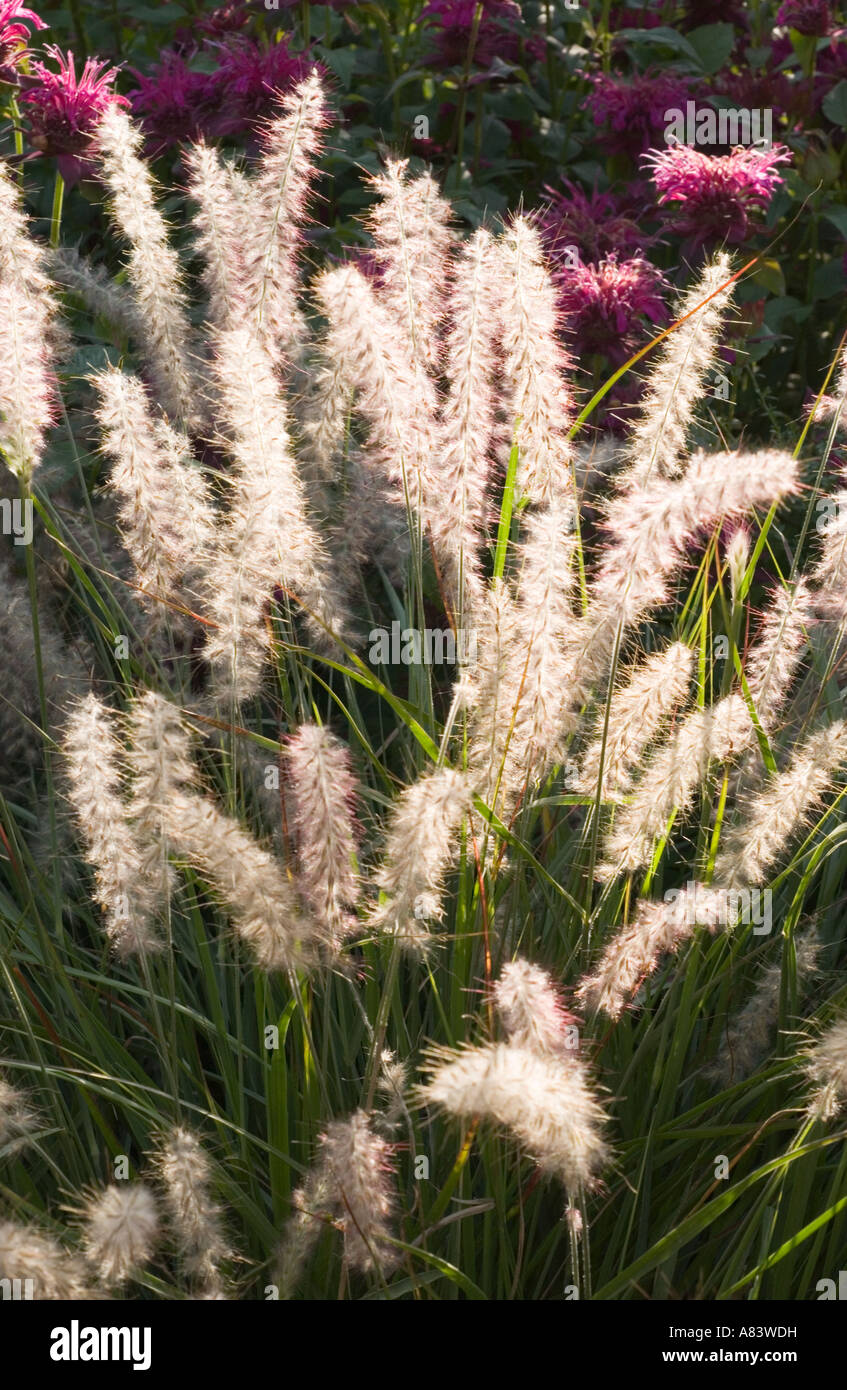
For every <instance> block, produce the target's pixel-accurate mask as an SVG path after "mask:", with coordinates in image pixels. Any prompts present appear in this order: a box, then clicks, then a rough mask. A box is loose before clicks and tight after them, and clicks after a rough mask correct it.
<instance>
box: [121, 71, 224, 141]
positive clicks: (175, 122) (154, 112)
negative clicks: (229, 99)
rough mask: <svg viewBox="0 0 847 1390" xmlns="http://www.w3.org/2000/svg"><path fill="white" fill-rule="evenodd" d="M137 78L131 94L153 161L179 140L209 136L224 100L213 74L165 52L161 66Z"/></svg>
mask: <svg viewBox="0 0 847 1390" xmlns="http://www.w3.org/2000/svg"><path fill="white" fill-rule="evenodd" d="M136 75H137V77H138V86H137V87H135V88H134V89H133V90H132V91H131V92H130V94H129V95H130V100H131V101H132V109H133V114H134V115H136V116H138V117H139V118H140V119H141V122H142V124H143V126H144V133H145V135H146V136H147V153H148V154H149V155H150V157H151V158H152V159H155V158H156V157H157V156H158V155H160V154H161V153H162V152H163V150H166V149H168V147H169V146H170V145H176V144H178V143H179V141H180V140H196V139H197V138H198V136H199V135H201V134H206V133H207V125H208V123H209V122H210V121H211V120H212V117H213V115H214V113H215V112H216V111H220V108H221V103H222V100H223V97H222V93H221V91H220V90H219V88H218V84H217V78H216V75H215V74H214V73H205V72H195V71H194V70H193V68H190V67H189V66H188V64H187V63H186V61H185V59H184V58H183V57H182V56H181V55H180V54H179V53H175V52H173V51H172V50H170V51H168V50H166V51H165V53H164V54H163V56H162V61H161V63H160V64H159V65H158V67H156V68H154V69H153V71H152V72H150V73H137V74H136Z"/></svg>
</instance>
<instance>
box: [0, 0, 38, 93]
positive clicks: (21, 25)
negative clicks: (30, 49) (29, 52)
mask: <svg viewBox="0 0 847 1390" xmlns="http://www.w3.org/2000/svg"><path fill="white" fill-rule="evenodd" d="M28 24H34V25H35V27H36V29H46V28H47V25H46V24H45V22H44V20H43V19H41V18H40V16H39V15H37V14H36V13H35V11H34V10H29V9H27V8H26V6H25V5H24V4H23V3H22V0H0V76H2V74H3V69H4V68H13V67H14V66H15V61H16V59H18V58H19V57H20V56H21V53H22V52H23V50H24V48H25V46H26V42H27V40H28V38H29V30H28V29H27V27H26V26H27V25H28Z"/></svg>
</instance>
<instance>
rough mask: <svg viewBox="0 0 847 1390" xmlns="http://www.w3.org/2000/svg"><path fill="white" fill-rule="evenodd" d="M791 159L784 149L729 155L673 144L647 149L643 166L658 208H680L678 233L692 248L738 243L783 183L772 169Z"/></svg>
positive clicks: (747, 150) (738, 151) (741, 150)
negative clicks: (649, 171) (672, 205)
mask: <svg viewBox="0 0 847 1390" xmlns="http://www.w3.org/2000/svg"><path fill="white" fill-rule="evenodd" d="M790 158H791V154H790V152H789V151H788V150H787V149H786V148H785V146H784V145H774V146H773V148H772V149H770V150H757V149H754V148H753V147H748V148H741V147H739V148H737V149H734V150H733V151H732V153H731V154H727V155H708V154H704V153H703V152H702V150H695V149H692V148H691V147H690V146H688V145H671V146H670V147H669V148H668V149H666V150H661V151H659V150H654V151H651V152H650V154H649V155H647V156H646V158H645V160H644V163H645V164H648V165H652V169H653V175H652V177H653V182H654V184H655V185H656V189H657V191H658V193H659V195H660V196H659V206H660V207H661V206H664V205H665V204H667V203H675V204H678V208H677V210H676V212H677V215H676V219H675V225H676V230H677V231H679V232H682V234H683V235H687V236H689V237H690V238H691V245H692V246H701V245H703V244H704V243H705V242H707V241H711V240H715V241H722V242H726V243H727V244H729V245H738V244H739V243H740V242H742V241H745V240H746V238H747V237H748V236H750V235H751V232H752V231H753V230H754V223H753V220H752V219H753V217H754V216H755V214H756V213H758V212H761V211H763V210H764V209H765V208H767V206H768V203H769V202H770V200H771V198H772V197H773V194H774V192H775V190H776V189H777V188H778V186H779V185H780V184H781V183H782V182H783V181H784V180H783V178H782V176H781V174H779V173H777V167H776V166H777V165H778V164H783V163H785V161H786V160H788V159H790Z"/></svg>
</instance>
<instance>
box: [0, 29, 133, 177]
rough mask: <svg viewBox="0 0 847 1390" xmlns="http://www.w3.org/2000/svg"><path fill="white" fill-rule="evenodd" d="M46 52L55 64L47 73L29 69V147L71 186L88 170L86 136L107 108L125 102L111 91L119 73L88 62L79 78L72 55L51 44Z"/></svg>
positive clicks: (36, 66) (25, 95)
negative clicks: (49, 159) (52, 158)
mask: <svg viewBox="0 0 847 1390" xmlns="http://www.w3.org/2000/svg"><path fill="white" fill-rule="evenodd" d="M45 52H46V53H49V55H50V57H51V58H52V59H53V60H54V62H56V63H57V64H58V67H59V71H58V72H51V71H50V69H49V68H48V67H45V65H44V63H33V65H32V77H31V78H28V79H27V80H26V90H25V91H24V93H23V96H22V101H23V102H24V103H25V104H26V107H27V115H28V117H29V125H30V141H31V143H32V144H33V145H34V146H35V148H36V149H37V150H41V151H42V152H43V153H44V154H49V155H55V156H56V163H57V165H58V168H59V172H60V174H61V175H62V178H63V179H64V180H65V182H66V183H75V182H76V181H77V180H78V179H80V178H81V177H82V175H83V174H84V173H85V172H86V170H87V169H88V168H89V167H90V162H89V161H88V160H87V159H86V155H87V154H88V151H89V148H90V143H91V136H92V133H93V131H94V128H95V126H96V125H97V123H98V121H99V119H100V117H101V115H102V114H103V112H104V111H105V109H106V107H107V106H108V105H109V103H110V102H113V101H114V102H117V103H118V104H119V105H120V106H128V105H129V103H128V101H127V99H126V97H122V96H118V95H117V94H116V93H115V92H114V91H113V90H112V83H113V81H114V79H115V77H116V76H117V72H118V69H117V68H110V67H109V66H108V64H107V63H104V62H101V61H100V60H99V59H97V58H88V59H87V60H86V64H85V67H84V68H83V70H82V72H81V73H80V75H79V77H77V74H76V67H75V64H74V55H73V53H68V54H67V56H65V54H63V53H62V52H61V51H60V50H59V49H58V48H56V46H55V45H54V44H47V46H46V48H45Z"/></svg>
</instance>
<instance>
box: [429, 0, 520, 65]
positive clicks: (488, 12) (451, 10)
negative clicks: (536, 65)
mask: <svg viewBox="0 0 847 1390" xmlns="http://www.w3.org/2000/svg"><path fill="white" fill-rule="evenodd" d="M481 8H482V13H481V15H480V18H479V21H478V23H477V19H476V14H477V0H430V3H429V4H428V5H425V6H424V8H423V10H422V11H421V19H422V20H425V21H428V23H429V25H430V27H431V28H432V29H434V30H435V31H436V32H435V41H436V46H435V51H434V52H432V53H430V54H428V55H427V59H426V61H427V62H430V63H437V64H438V65H439V66H441V67H447V68H454V67H462V66H463V65H464V64H465V63H466V62H467V60H468V56H469V50H470V46H471V40H472V39H473V40H474V43H473V54H472V61H471V65H472V67H474V68H489V67H491V65H492V64H493V62H494V60H495V58H500V59H502V60H503V62H506V63H513V62H516V61H517V60H518V59H519V58H520V34H519V29H520V25H521V23H522V17H521V9H520V6H519V5H517V4H515V3H514V0H483V3H482V7H481ZM475 27H476V37H475V39H474V28H475Z"/></svg>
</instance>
